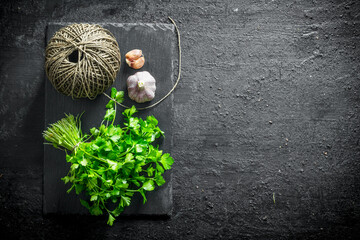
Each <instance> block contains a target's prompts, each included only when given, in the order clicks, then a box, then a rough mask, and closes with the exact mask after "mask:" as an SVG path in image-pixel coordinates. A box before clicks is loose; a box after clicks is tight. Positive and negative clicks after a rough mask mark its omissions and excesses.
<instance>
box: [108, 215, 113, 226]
mask: <svg viewBox="0 0 360 240" xmlns="http://www.w3.org/2000/svg"><path fill="white" fill-rule="evenodd" d="M114 221H115V218H114V217H113V215H111V214H110V213H109V218H108V221H107V224H109V225H110V226H112V225H113V224H114Z"/></svg>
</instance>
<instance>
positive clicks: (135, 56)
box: [125, 49, 145, 69]
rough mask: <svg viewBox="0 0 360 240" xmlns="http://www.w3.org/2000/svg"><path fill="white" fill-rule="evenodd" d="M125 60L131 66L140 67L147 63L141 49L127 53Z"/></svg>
mask: <svg viewBox="0 0 360 240" xmlns="http://www.w3.org/2000/svg"><path fill="white" fill-rule="evenodd" d="M125 61H126V63H127V65H129V67H131V68H134V69H140V68H142V67H143V66H144V64H145V57H144V56H143V55H142V51H141V50H140V49H133V50H131V51H129V52H128V53H126V54H125Z"/></svg>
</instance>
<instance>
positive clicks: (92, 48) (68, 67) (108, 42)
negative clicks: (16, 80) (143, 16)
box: [45, 24, 121, 99]
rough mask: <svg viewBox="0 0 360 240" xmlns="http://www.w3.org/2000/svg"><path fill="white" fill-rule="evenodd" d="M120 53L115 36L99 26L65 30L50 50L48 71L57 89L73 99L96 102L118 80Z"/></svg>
mask: <svg viewBox="0 0 360 240" xmlns="http://www.w3.org/2000/svg"><path fill="white" fill-rule="evenodd" d="M120 60H121V56H120V50H119V46H118V44H117V42H116V39H115V37H114V36H113V35H112V33H111V32H110V31H108V30H106V29H104V28H102V27H100V26H99V25H92V24H72V25H69V26H66V27H63V28H61V29H60V30H59V31H57V32H56V33H55V35H54V36H53V37H52V38H51V40H50V42H49V43H48V45H47V47H46V61H45V69H46V74H47V77H48V78H49V80H50V82H51V83H52V85H53V86H54V87H55V89H56V90H57V91H59V92H61V93H63V94H65V95H67V96H71V97H72V98H89V99H94V98H95V97H96V96H97V95H98V94H101V93H103V92H104V91H105V90H106V89H108V88H109V87H110V86H111V85H112V84H113V82H114V81H115V78H116V74H117V72H118V71H119V69H120Z"/></svg>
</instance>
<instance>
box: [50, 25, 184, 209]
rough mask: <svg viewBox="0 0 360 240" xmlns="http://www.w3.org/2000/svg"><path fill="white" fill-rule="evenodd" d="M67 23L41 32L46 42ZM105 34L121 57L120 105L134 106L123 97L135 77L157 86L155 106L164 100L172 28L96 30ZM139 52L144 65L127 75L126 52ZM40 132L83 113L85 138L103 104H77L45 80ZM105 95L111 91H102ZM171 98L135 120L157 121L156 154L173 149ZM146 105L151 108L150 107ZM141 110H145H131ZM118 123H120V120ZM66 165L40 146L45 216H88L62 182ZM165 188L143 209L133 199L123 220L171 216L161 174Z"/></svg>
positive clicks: (100, 100)
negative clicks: (147, 77) (143, 75)
mask: <svg viewBox="0 0 360 240" xmlns="http://www.w3.org/2000/svg"><path fill="white" fill-rule="evenodd" d="M68 24H70V23H50V24H49V25H48V28H47V32H46V42H48V41H49V40H50V38H51V37H52V36H53V35H54V33H55V32H56V31H57V30H59V29H60V28H61V27H64V26H66V25H68ZM99 25H101V26H102V27H104V28H106V29H108V30H110V31H111V32H112V33H113V35H114V36H115V38H116V40H117V42H118V44H119V48H120V52H121V69H120V71H119V73H118V75H117V78H116V81H115V83H114V85H113V86H115V87H116V88H117V89H118V90H120V89H122V90H124V91H125V95H126V99H125V102H124V104H126V105H128V106H131V105H133V104H134V102H133V101H131V100H130V99H129V98H128V97H127V91H126V79H127V77H128V76H129V75H132V74H134V73H135V72H137V71H143V70H146V71H149V72H150V73H151V74H152V75H153V76H154V77H155V79H156V80H157V90H156V97H155V99H154V100H153V101H152V103H153V102H155V101H157V100H158V99H160V98H161V97H162V96H164V95H165V94H166V93H167V92H168V91H169V90H170V89H171V88H172V86H173V83H174V74H173V73H174V71H175V68H174V61H175V60H176V57H174V56H175V55H176V56H177V53H176V35H175V32H174V27H173V25H171V24H131V23H129V24H118V23H115V24H111V23H105V24H99ZM135 48H138V49H142V50H143V54H144V56H145V60H146V61H145V65H144V67H143V68H142V69H140V70H133V69H130V68H129V67H128V66H127V65H126V63H125V54H126V52H128V51H129V50H131V49H135ZM45 78H46V79H45V126H44V129H45V128H46V127H47V126H48V125H49V124H51V123H54V122H56V121H58V120H60V119H61V118H62V117H64V113H71V114H73V115H77V114H81V113H82V112H84V114H83V116H82V118H81V120H82V130H83V132H84V133H85V132H88V130H89V129H90V128H91V127H94V126H97V127H98V126H99V125H100V123H101V120H102V118H103V116H104V114H105V111H106V109H105V105H106V103H107V102H108V99H107V98H106V97H105V96H104V95H99V96H98V97H97V98H96V99H95V100H89V99H80V100H79V99H77V100H73V99H72V98H71V97H68V96H64V95H62V94H61V93H58V92H57V91H56V90H55V89H54V88H53V86H52V85H51V83H50V81H49V80H48V79H47V77H46V76H45ZM106 93H108V94H109V95H110V89H108V90H107V91H106ZM172 99H173V96H172V95H170V96H169V97H168V98H167V99H166V100H165V101H163V102H162V103H160V105H158V106H156V107H155V108H152V109H149V110H144V111H140V112H139V113H138V114H137V116H140V117H146V116H148V115H154V116H155V117H156V118H157V119H158V121H159V127H160V128H161V129H162V130H163V131H165V139H162V140H161V141H160V142H159V146H160V149H162V150H163V151H164V152H168V153H171V147H172V118H173V111H172V109H173V100H172ZM150 104H151V103H150ZM135 105H136V106H146V105H148V104H146V103H144V104H135ZM117 109H118V112H117V120H116V121H119V119H121V117H120V116H121V112H122V110H123V109H122V108H121V107H118V108H117ZM121 121H122V119H121ZM69 167H70V165H69V164H68V163H67V162H66V160H65V153H64V152H63V151H61V150H58V149H55V148H53V147H52V146H51V145H44V196H43V212H44V214H49V213H50V214H52V213H54V214H89V213H88V210H87V209H86V208H84V207H83V206H82V205H81V204H80V201H79V197H78V196H77V195H76V194H75V192H74V191H72V192H71V193H70V194H67V193H66V190H67V189H68V188H69V186H70V184H67V185H65V184H64V182H63V181H61V178H62V177H64V176H65V175H66V174H67V172H68V170H69ZM164 177H165V180H166V184H164V185H163V186H161V187H158V188H156V190H154V191H153V192H148V193H147V200H148V201H147V202H146V203H145V204H144V205H143V203H142V197H141V196H140V194H138V195H136V194H135V195H134V197H133V198H132V203H131V206H129V207H128V208H126V210H125V211H124V212H123V215H125V216H126V215H132V216H143V215H150V216H170V215H171V211H172V182H171V172H169V171H167V172H166V173H165V176H164Z"/></svg>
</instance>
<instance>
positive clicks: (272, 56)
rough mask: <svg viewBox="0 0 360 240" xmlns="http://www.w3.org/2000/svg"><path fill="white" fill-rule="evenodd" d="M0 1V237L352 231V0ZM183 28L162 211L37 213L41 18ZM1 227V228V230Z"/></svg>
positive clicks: (355, 227) (356, 191) (355, 40)
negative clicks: (160, 215)
mask: <svg viewBox="0 0 360 240" xmlns="http://www.w3.org/2000/svg"><path fill="white" fill-rule="evenodd" d="M99 2H100V1H89V0H86V1H85V0H84V1H65V0H58V1H36V0H33V1H25V0H24V1H11V2H4V1H2V2H1V20H0V32H1V38H0V63H1V64H0V67H1V72H0V81H1V84H0V101H1V106H0V116H1V122H0V132H1V134H0V146H1V147H0V156H1V161H0V232H1V238H2V239H71V238H77V239H118V238H119V239H120V238H122V239H355V238H356V236H358V234H359V228H360V222H359V220H360V201H359V199H360V188H359V187H360V184H359V182H360V181H359V180H360V175H359V173H358V172H359V170H360V166H359V159H360V151H359V150H360V146H359V132H360V118H359V112H360V111H359V107H360V84H359V81H360V74H359V70H360V61H359V57H360V52H359V51H360V45H359V37H360V2H359V1H356V0H345V1H340V0H339V1H329V0H322V1H320V0H319V1H318V0H313V1H310V0H309V1H300V0H289V1H280V0H259V1H254V0H244V1H235V0H217V1H216V0H208V1H197V0H192V1H190V0H184V1H170V0H168V1H166V0H164V1H150V0H145V1H112V2H111V1H109V2H107V3H99ZM167 16H171V17H173V18H174V19H175V20H176V22H177V23H178V26H179V28H180V31H181V33H182V50H183V54H182V56H183V67H182V71H183V73H182V79H181V82H180V84H179V86H178V89H177V90H176V92H175V93H174V111H175V112H174V119H175V120H174V132H173V136H174V148H173V156H174V158H175V160H176V162H175V164H174V169H173V195H174V211H173V216H172V217H171V219H169V220H153V219H120V220H118V221H117V222H116V223H115V224H114V226H113V227H108V226H107V225H106V224H105V221H106V220H105V218H96V217H95V218H93V217H80V216H71V217H70V216H63V217H59V216H49V217H43V215H42V174H43V170H42V169H43V146H42V142H43V140H42V138H41V131H42V130H43V129H42V128H43V123H44V111H43V110H44V68H43V63H44V48H45V44H46V43H45V40H44V38H45V28H46V25H47V22H49V21H64V22H96V21H99V22H106V21H109V22H168V20H167ZM3 236H6V237H5V238H4V237H3Z"/></svg>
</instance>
